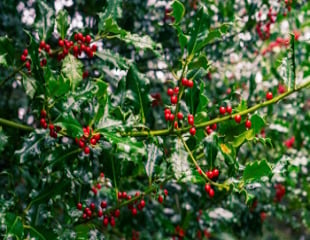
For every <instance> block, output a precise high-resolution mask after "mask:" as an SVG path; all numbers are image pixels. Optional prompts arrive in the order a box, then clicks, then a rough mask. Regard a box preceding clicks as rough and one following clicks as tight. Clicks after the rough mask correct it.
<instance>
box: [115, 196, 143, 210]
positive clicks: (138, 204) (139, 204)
mask: <svg viewBox="0 0 310 240" xmlns="http://www.w3.org/2000/svg"><path fill="white" fill-rule="evenodd" d="M139 196H140V193H139V192H136V194H135V196H134V197H139ZM117 198H118V200H119V201H121V200H131V198H132V196H130V195H128V194H127V193H126V192H118V195H117ZM144 207H145V201H144V199H141V200H140V201H139V202H138V200H137V201H135V202H133V203H131V204H129V205H128V209H129V210H130V211H131V214H132V215H133V216H136V215H137V214H138V210H139V211H142V210H143V208H144Z"/></svg>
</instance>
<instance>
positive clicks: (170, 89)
mask: <svg viewBox="0 0 310 240" xmlns="http://www.w3.org/2000/svg"><path fill="white" fill-rule="evenodd" d="M167 94H168V96H173V89H172V88H168V90H167Z"/></svg>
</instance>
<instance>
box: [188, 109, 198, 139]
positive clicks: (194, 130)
mask: <svg viewBox="0 0 310 240" xmlns="http://www.w3.org/2000/svg"><path fill="white" fill-rule="evenodd" d="M187 121H188V124H189V125H191V126H192V127H191V128H190V129H189V133H190V134H191V135H192V136H195V134H196V128H195V127H194V116H193V115H192V114H188V116H187Z"/></svg>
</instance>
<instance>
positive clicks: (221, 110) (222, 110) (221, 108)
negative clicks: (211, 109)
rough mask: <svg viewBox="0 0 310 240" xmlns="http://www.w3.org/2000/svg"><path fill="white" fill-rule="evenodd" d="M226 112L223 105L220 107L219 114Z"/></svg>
mask: <svg viewBox="0 0 310 240" xmlns="http://www.w3.org/2000/svg"><path fill="white" fill-rule="evenodd" d="M225 113H226V109H225V108H224V107H220V114H222V115H224V114H225Z"/></svg>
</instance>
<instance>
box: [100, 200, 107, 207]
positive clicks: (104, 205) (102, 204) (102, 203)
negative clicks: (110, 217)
mask: <svg viewBox="0 0 310 240" xmlns="http://www.w3.org/2000/svg"><path fill="white" fill-rule="evenodd" d="M107 205H108V204H107V202H106V201H102V202H101V203H100V206H101V207H102V208H106V207H107Z"/></svg>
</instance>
